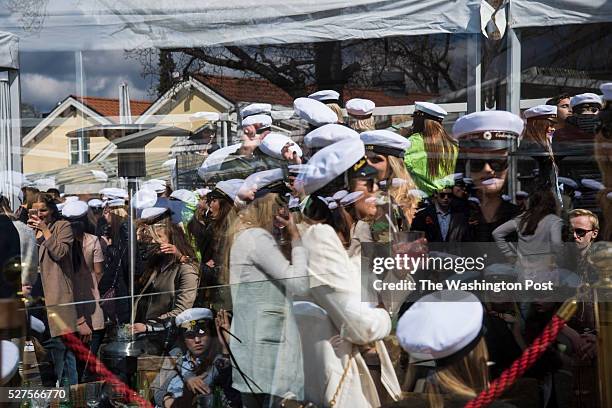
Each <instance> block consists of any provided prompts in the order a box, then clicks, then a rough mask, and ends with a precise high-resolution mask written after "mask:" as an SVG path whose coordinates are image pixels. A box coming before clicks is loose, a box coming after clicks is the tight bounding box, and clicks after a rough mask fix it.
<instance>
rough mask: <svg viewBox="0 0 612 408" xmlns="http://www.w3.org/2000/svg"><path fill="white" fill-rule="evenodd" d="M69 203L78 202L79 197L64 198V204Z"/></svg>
mask: <svg viewBox="0 0 612 408" xmlns="http://www.w3.org/2000/svg"><path fill="white" fill-rule="evenodd" d="M71 201H79V197H77V196H68V197H65V198H64V202H65V203H69V202H71Z"/></svg>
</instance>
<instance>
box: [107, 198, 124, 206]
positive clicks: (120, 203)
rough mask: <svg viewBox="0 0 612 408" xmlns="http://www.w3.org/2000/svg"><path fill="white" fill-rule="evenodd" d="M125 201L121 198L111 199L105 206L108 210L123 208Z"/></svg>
mask: <svg viewBox="0 0 612 408" xmlns="http://www.w3.org/2000/svg"><path fill="white" fill-rule="evenodd" d="M124 205H125V200H124V199H123V198H113V199H112V200H108V201H106V206H107V207H109V208H117V207H123V206H124Z"/></svg>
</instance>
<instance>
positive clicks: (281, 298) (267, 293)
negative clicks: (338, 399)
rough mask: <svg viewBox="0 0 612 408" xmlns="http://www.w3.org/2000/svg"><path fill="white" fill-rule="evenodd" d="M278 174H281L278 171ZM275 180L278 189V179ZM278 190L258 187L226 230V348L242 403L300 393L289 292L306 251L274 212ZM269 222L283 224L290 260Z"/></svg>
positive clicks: (296, 285) (262, 403)
mask: <svg viewBox="0 0 612 408" xmlns="http://www.w3.org/2000/svg"><path fill="white" fill-rule="evenodd" d="M271 173H275V172H271ZM278 173H280V175H281V178H282V172H278ZM278 181H279V180H274V179H269V180H267V181H261V182H262V183H263V184H258V186H264V185H265V186H268V187H269V186H270V184H273V183H275V182H278ZM275 184H276V187H277V188H280V189H281V190H282V189H283V183H275ZM279 192H280V191H278V192H277V191H276V189H275V188H265V187H264V188H262V189H260V190H259V191H257V193H256V194H255V196H256V198H255V200H254V201H252V202H251V203H249V204H248V205H247V206H246V208H245V209H243V210H242V211H241V212H240V213H239V218H238V219H237V220H236V222H235V223H234V225H233V226H231V227H230V231H229V239H228V242H231V243H232V244H231V249H230V253H229V260H228V261H227V262H228V264H229V274H230V276H229V282H230V286H231V292H232V301H233V314H234V318H233V321H232V329H231V332H232V333H233V334H234V335H235V336H236V337H235V338H234V337H232V339H231V340H230V350H231V352H232V353H233V355H234V357H235V360H236V363H237V365H238V367H239V370H238V369H234V370H232V377H233V387H234V388H235V389H237V390H238V391H240V392H241V394H242V402H243V404H244V406H245V407H258V408H260V407H268V406H278V405H279V403H280V402H281V401H282V400H283V399H285V398H288V399H297V400H302V399H303V397H304V392H303V387H304V373H303V363H302V348H301V343H300V337H299V331H298V328H297V325H296V322H295V318H294V316H293V312H292V301H293V299H292V293H295V292H299V291H300V288H301V287H304V286H305V283H304V281H303V280H302V281H301V282H298V281H299V279H296V278H299V277H304V276H305V275H306V267H307V253H306V250H305V248H304V247H303V246H302V244H301V242H300V235H299V233H298V230H297V227H296V225H295V223H294V222H293V220H292V218H291V216H290V215H289V217H288V219H284V218H281V217H279V216H278V215H277V214H279V213H280V212H284V211H282V210H281V209H283V210H284V207H285V205H286V204H285V203H284V202H283V201H282V200H281V199H280V197H281V196H284V194H283V195H281V194H279ZM283 192H284V191H283ZM287 213H288V211H287ZM274 225H276V226H278V227H283V228H282V229H284V230H285V231H286V234H287V235H288V238H289V240H290V243H291V244H290V245H291V247H292V249H291V252H290V259H287V258H286V257H285V255H283V252H282V251H281V248H280V246H279V244H278V242H277V241H276V239H275V238H274V236H273V235H272V232H273V229H274ZM237 339H240V340H237Z"/></svg>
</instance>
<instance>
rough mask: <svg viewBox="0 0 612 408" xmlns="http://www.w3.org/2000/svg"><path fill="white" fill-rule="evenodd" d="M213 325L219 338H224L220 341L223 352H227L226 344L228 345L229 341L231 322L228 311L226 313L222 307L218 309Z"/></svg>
mask: <svg viewBox="0 0 612 408" xmlns="http://www.w3.org/2000/svg"><path fill="white" fill-rule="evenodd" d="M215 327H216V328H217V336H218V337H219V339H221V338H222V339H223V340H225V341H222V342H221V344H222V346H223V354H229V350H228V349H227V346H226V345H228V344H229V341H230V335H229V330H230V327H231V323H230V318H229V313H227V311H225V310H224V309H221V310H219V313H217V317H216V318H215ZM221 336H223V337H221Z"/></svg>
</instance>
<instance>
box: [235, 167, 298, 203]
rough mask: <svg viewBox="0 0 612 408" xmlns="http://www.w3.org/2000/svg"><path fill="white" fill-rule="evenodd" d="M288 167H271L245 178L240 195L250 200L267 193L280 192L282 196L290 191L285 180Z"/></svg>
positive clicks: (243, 198) (241, 197)
mask: <svg viewBox="0 0 612 408" xmlns="http://www.w3.org/2000/svg"><path fill="white" fill-rule="evenodd" d="M287 175H288V173H287V171H286V169H280V168H279V169H270V170H264V171H259V172H257V173H253V174H251V175H250V176H249V177H247V178H246V179H244V183H243V184H242V186H241V187H240V190H239V191H238V197H239V198H240V199H242V200H250V199H252V198H253V197H255V198H257V197H260V196H263V195H265V194H267V193H279V194H280V195H281V196H283V197H281V198H284V195H285V194H286V193H288V192H290V190H289V188H288V187H287V184H286V183H285V180H286V178H287Z"/></svg>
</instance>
